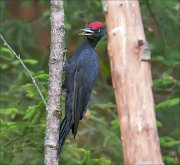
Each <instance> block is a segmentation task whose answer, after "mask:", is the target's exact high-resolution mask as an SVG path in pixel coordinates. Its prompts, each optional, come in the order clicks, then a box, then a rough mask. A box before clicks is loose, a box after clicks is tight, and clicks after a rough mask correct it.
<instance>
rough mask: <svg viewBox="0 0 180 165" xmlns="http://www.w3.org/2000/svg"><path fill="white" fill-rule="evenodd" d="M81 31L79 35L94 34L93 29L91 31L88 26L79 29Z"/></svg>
mask: <svg viewBox="0 0 180 165" xmlns="http://www.w3.org/2000/svg"><path fill="white" fill-rule="evenodd" d="M80 31H81V32H80V33H79V35H81V36H92V35H93V34H94V31H92V30H91V29H90V28H85V29H81V30H80Z"/></svg>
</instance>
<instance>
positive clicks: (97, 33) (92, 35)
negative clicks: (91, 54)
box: [79, 22, 105, 41]
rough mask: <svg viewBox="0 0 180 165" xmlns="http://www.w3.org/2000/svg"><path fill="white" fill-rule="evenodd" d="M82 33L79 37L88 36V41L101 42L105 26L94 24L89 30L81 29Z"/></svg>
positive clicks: (91, 24)
mask: <svg viewBox="0 0 180 165" xmlns="http://www.w3.org/2000/svg"><path fill="white" fill-rule="evenodd" d="M80 31H81V33H80V34H79V35H82V36H87V38H88V39H92V40H96V41H99V40H100V39H101V38H102V37H103V35H104V33H105V26H104V24H103V23H102V22H92V23H90V24H89V25H88V26H87V28H84V29H81V30H80Z"/></svg>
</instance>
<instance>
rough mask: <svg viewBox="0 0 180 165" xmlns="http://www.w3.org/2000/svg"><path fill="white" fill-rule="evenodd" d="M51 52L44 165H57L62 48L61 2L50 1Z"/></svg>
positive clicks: (62, 22)
mask: <svg viewBox="0 0 180 165" xmlns="http://www.w3.org/2000/svg"><path fill="white" fill-rule="evenodd" d="M50 19H51V51H50V58H49V89H48V104H47V108H46V111H47V116H46V137H45V164H46V165H57V164H58V157H57V151H58V140H59V126H60V114H61V109H60V94H61V77H62V69H63V57H64V53H65V48H64V33H65V32H64V9H63V0H51V16H50Z"/></svg>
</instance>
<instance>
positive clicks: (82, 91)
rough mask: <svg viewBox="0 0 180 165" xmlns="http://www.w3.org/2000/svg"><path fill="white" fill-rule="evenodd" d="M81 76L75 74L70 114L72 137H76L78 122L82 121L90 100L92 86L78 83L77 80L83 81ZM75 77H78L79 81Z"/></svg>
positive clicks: (77, 73)
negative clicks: (71, 114) (71, 116)
mask: <svg viewBox="0 0 180 165" xmlns="http://www.w3.org/2000/svg"><path fill="white" fill-rule="evenodd" d="M81 76H83V75H81V73H79V72H76V74H75V82H74V92H73V104H72V112H73V126H72V132H73V134H74V136H76V133H77V129H78V125H79V121H80V120H81V119H82V116H83V115H84V113H85V111H86V107H87V104H88V101H89V99H90V96H91V92H92V86H93V85H90V86H88V85H87V84H83V83H80V82H79V80H80V81H83V80H82V77H81ZM77 77H80V79H79V78H77Z"/></svg>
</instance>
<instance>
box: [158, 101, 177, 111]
mask: <svg viewBox="0 0 180 165" xmlns="http://www.w3.org/2000/svg"><path fill="white" fill-rule="evenodd" d="M179 103H180V99H179V98H173V99H168V100H165V101H163V102H161V103H159V104H157V105H156V108H157V109H167V108H170V107H172V106H176V105H178V104H179Z"/></svg>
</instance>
